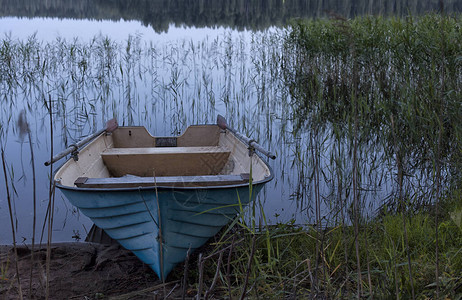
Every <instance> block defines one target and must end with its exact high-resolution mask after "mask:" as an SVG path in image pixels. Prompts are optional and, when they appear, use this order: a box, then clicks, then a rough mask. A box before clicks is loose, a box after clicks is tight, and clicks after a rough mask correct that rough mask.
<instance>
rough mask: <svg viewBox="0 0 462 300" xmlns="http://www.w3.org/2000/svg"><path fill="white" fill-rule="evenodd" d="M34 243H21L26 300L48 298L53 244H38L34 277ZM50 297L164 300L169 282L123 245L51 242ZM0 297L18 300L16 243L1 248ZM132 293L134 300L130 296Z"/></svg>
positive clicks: (22, 286) (18, 248)
mask: <svg viewBox="0 0 462 300" xmlns="http://www.w3.org/2000/svg"><path fill="white" fill-rule="evenodd" d="M30 246H31V245H19V246H17V250H18V269H19V274H20V276H19V279H20V286H21V290H22V294H23V296H24V299H30V297H29V295H30V292H29V286H30V285H31V287H32V298H33V299H43V298H45V297H46V278H47V271H46V270H47V265H46V256H47V246H46V245H41V246H40V247H38V245H36V246H35V247H36V248H35V247H34V248H35V249H34V255H33V259H34V263H33V270H32V283H30V278H31V265H32V264H31V259H32V255H31V250H30V248H31V247H30ZM49 270H50V271H49V295H50V297H49V298H50V299H107V298H108V297H109V298H111V297H114V296H117V297H118V298H121V299H128V298H129V299H145V298H146V297H151V298H152V297H161V296H162V294H163V293H164V290H165V286H166V285H169V284H173V283H175V282H176V281H171V282H169V281H166V283H165V284H163V283H162V281H161V280H160V279H159V278H157V276H156V275H155V273H154V272H153V271H152V270H151V269H150V268H149V267H148V266H147V265H145V264H143V263H142V262H141V261H139V260H138V258H137V257H136V256H135V255H134V254H132V253H131V252H130V251H128V250H125V249H124V248H123V247H122V246H120V245H118V244H115V245H114V244H113V245H103V244H96V243H88V242H68V243H53V244H51V257H50V265H49ZM0 271H1V272H0V298H2V299H18V297H19V288H18V281H17V278H16V263H15V254H14V250H13V245H0ZM124 295H126V296H127V297H128V298H124Z"/></svg>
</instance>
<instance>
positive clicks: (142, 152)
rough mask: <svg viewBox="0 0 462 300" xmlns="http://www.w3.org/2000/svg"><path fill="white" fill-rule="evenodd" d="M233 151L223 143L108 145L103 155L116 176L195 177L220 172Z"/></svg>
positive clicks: (105, 162)
mask: <svg viewBox="0 0 462 300" xmlns="http://www.w3.org/2000/svg"><path fill="white" fill-rule="evenodd" d="M230 153H231V151H229V150H228V149H226V148H224V147H220V146H204V147H146V148H108V149H106V150H104V151H103V152H102V153H101V157H102V158H103V161H104V164H105V165H106V167H107V169H108V171H109V173H110V174H111V175H112V176H114V177H121V176H124V175H126V174H132V175H136V176H142V177H151V176H195V175H216V174H219V173H220V171H221V170H222V169H223V167H224V166H225V164H226V163H227V161H228V158H229V156H230Z"/></svg>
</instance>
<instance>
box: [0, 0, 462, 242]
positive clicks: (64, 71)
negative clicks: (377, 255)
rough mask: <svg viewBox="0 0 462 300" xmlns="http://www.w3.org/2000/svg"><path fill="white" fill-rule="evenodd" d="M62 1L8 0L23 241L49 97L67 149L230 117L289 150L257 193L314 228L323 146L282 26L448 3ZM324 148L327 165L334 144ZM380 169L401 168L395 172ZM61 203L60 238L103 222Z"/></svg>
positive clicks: (10, 139)
mask: <svg viewBox="0 0 462 300" xmlns="http://www.w3.org/2000/svg"><path fill="white" fill-rule="evenodd" d="M61 2H63V1H1V0H0V7H1V9H0V34H1V37H0V39H1V42H2V48H1V49H2V53H1V57H0V59H1V60H0V78H1V82H0V91H1V104H0V109H1V117H0V118H1V138H0V142H1V145H2V146H3V148H4V150H5V158H6V163H7V168H8V176H7V179H8V181H9V183H10V186H9V187H10V193H11V195H12V200H13V204H14V205H13V212H14V217H15V228H16V231H17V241H18V242H19V243H23V242H24V243H29V242H30V241H31V235H32V233H31V232H32V223H33V218H32V217H33V210H32V207H33V191H32V182H33V178H32V170H31V155H30V150H29V142H28V137H27V135H24V134H21V132H20V129H19V127H18V126H17V120H18V118H19V115H20V114H21V112H22V111H24V112H25V115H26V117H27V120H28V123H29V127H30V129H31V131H30V132H31V140H32V145H33V150H34V156H35V167H36V182H37V193H36V194H37V205H38V207H37V228H38V230H37V231H38V233H37V239H39V238H40V233H41V230H42V227H43V223H44V220H45V216H46V210H47V205H48V185H49V181H48V179H49V177H50V169H49V168H47V167H45V166H44V165H43V162H44V161H46V160H48V159H49V155H50V151H51V149H50V140H51V138H50V132H51V128H50V126H49V114H48V110H47V107H46V104H45V102H46V101H48V97H51V99H52V101H53V119H54V121H53V139H54V145H53V148H54V149H53V151H54V152H55V153H57V152H59V151H61V150H63V149H64V148H66V147H67V146H68V145H69V144H72V143H74V142H76V141H78V140H79V139H80V138H81V137H82V136H85V135H87V134H89V133H92V132H94V131H96V130H97V129H100V128H102V127H103V124H104V123H105V121H106V120H108V119H110V118H112V117H116V118H117V119H118V121H119V124H121V125H142V126H146V127H147V128H148V130H149V131H150V132H151V134H153V135H159V136H168V135H177V134H179V133H181V132H182V131H183V130H184V129H185V128H186V127H187V126H189V125H193V124H204V123H208V124H210V123H214V122H215V120H216V116H217V115H218V114H222V115H224V116H225V117H227V119H228V121H229V122H230V124H231V125H232V126H233V127H235V128H236V129H238V130H239V131H241V132H244V133H245V134H247V135H249V136H251V137H252V138H254V139H255V140H257V141H259V142H260V143H261V144H262V145H264V146H265V147H267V148H269V149H270V150H272V151H273V152H275V153H277V155H278V158H277V159H276V160H275V161H270V162H269V163H270V165H271V167H272V168H273V170H274V172H275V179H274V180H273V181H272V182H270V183H269V184H267V186H266V187H265V189H264V190H263V191H262V192H261V194H260V196H259V198H258V202H259V203H261V204H262V206H261V207H262V213H264V215H265V216H266V218H267V219H268V221H269V222H270V223H272V224H275V223H277V222H288V221H291V220H293V222H294V223H297V224H309V223H312V222H313V219H314V212H313V205H314V204H313V203H312V202H313V201H312V195H313V193H314V190H313V185H312V178H313V168H312V164H311V154H312V147H311V146H312V144H311V143H310V132H309V130H305V131H298V132H296V133H295V131H294V128H293V126H294V125H293V123H292V121H291V118H292V117H291V116H292V115H293V113H294V112H293V111H292V105H291V101H292V99H291V98H290V96H289V91H288V90H287V88H286V87H285V86H284V82H283V78H282V75H281V73H280V59H281V53H282V51H281V49H282V47H283V39H284V34H285V29H284V28H283V25H285V24H286V23H287V21H288V20H289V19H290V18H294V17H305V18H308V17H313V18H318V17H325V16H326V15H328V14H329V13H332V12H334V13H336V14H339V15H343V16H347V17H351V16H355V15H362V14H370V13H372V14H383V15H394V14H406V13H412V14H414V15H416V14H419V13H423V12H426V11H431V10H433V11H436V10H438V9H439V2H438V1H426V2H425V3H422V2H421V1H378V2H374V1H352V3H349V2H345V1H326V2H322V3H320V2H319V1H290V0H285V1H282V0H274V1H271V0H267V1H265V0H261V1H252V4H249V3H248V1H245V0H242V1H234V2H233V4H232V5H231V4H230V3H229V2H228V1H216V0H215V1H197V2H195V1H193V2H191V1H175V5H173V4H172V3H173V2H171V1H137V5H133V4H132V5H131V6H128V4H127V3H126V2H125V1H71V3H61ZM190 2H191V3H190ZM461 8H462V1H452V2H450V3H446V4H445V10H446V11H449V12H459V10H460V9H461ZM327 138H328V137H326V139H327ZM321 150H322V151H323V153H324V155H323V159H324V160H325V165H326V171H325V172H326V173H328V171H329V170H328V169H327V165H328V161H329V159H330V154H331V151H332V150H329V149H321ZM321 164H322V163H321ZM57 165H60V163H58V164H57ZM376 176H382V177H385V178H387V177H388V178H390V177H391V175H390V173H389V171H388V170H387V169H386V168H385V167H384V168H383V169H381V170H377V175H376ZM0 179H1V185H0V226H1V227H2V228H3V229H4V230H1V231H0V244H8V243H11V242H12V235H11V229H10V220H9V212H8V205H7V200H6V190H5V184H4V182H5V179H4V176H3V173H2V175H1V176H0ZM385 181H386V180H385ZM334 189H335V187H334V186H333V185H332V184H331V183H330V182H329V178H328V176H327V177H326V179H325V180H323V184H322V186H321V187H320V191H319V193H320V194H321V195H322V198H323V203H324V204H323V207H324V211H325V212H326V213H325V219H326V220H327V221H329V220H333V219H334V218H336V217H335V216H333V215H332V214H330V213H329V211H331V210H330V209H329V199H330V197H334V194H333V191H334ZM390 192H391V190H390V188H389V187H388V186H387V185H386V184H384V185H381V186H377V187H375V190H374V191H373V192H371V195H370V198H374V199H379V200H377V201H374V202H372V201H370V202H369V204H368V205H369V206H370V210H369V211H370V212H371V214H372V213H373V211H374V209H375V208H377V207H379V206H380V205H381V204H382V203H383V202H382V201H383V199H385V198H386V197H387V195H388V194H389V193H390ZM54 209H55V213H54V225H53V229H54V233H53V241H55V242H59V241H70V240H73V239H74V238H75V237H76V236H80V237H81V238H84V237H85V232H86V231H87V230H89V228H90V227H91V222H90V221H89V220H88V219H87V218H86V217H84V216H82V215H80V214H79V212H78V211H77V210H75V208H73V207H72V206H71V205H70V204H69V203H68V202H67V200H66V199H64V198H63V196H62V195H61V194H60V193H59V191H58V192H56V204H55V208H54ZM262 213H261V214H262Z"/></svg>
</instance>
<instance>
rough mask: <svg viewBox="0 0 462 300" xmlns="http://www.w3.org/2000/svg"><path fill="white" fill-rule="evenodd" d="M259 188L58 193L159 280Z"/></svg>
mask: <svg viewBox="0 0 462 300" xmlns="http://www.w3.org/2000/svg"><path fill="white" fill-rule="evenodd" d="M263 185H264V183H257V184H254V185H253V186H252V197H249V196H250V195H249V186H248V185H240V186H226V187H208V188H173V187H170V188H169V187H159V188H158V189H157V190H156V189H154V188H130V189H90V188H86V189H82V188H78V189H77V188H71V187H67V186H61V185H59V184H58V187H59V188H60V189H61V190H62V192H63V193H64V195H65V196H66V198H67V199H68V200H69V201H70V202H71V203H72V204H73V205H74V206H76V207H77V208H79V209H80V211H81V212H82V213H83V214H84V215H86V216H87V217H89V218H90V219H91V220H92V221H93V222H94V223H95V225H96V226H98V227H100V228H101V229H103V230H104V231H105V232H106V233H107V234H108V235H109V236H110V237H111V238H113V239H114V240H117V241H118V242H119V243H120V244H121V245H122V246H123V247H124V248H126V249H128V250H130V251H132V252H133V253H134V254H135V255H136V256H137V257H138V258H139V259H140V260H141V261H143V262H144V263H146V264H148V265H149V266H150V267H151V268H152V269H153V270H154V272H155V273H156V274H157V275H158V276H159V278H165V277H166V276H167V275H168V274H169V273H170V271H171V270H172V269H173V268H174V267H175V266H176V265H177V264H178V263H181V262H183V261H184V260H185V258H186V255H187V253H188V251H189V252H190V253H192V252H193V251H194V250H195V249H197V248H199V247H200V246H202V245H203V244H205V243H206V242H207V240H208V239H209V238H210V237H212V236H214V235H215V234H217V233H218V231H220V229H221V228H222V227H223V226H225V225H226V224H228V222H229V221H230V220H232V219H234V218H235V217H236V215H237V214H238V213H239V212H240V210H241V208H242V207H243V206H245V205H247V204H248V203H249V202H250V201H252V200H253V199H254V198H255V196H256V195H257V194H258V192H259V191H260V190H261V188H262V187H263Z"/></svg>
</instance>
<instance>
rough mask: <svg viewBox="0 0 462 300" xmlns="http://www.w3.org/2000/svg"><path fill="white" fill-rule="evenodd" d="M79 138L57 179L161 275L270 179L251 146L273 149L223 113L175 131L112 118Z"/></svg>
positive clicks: (93, 217) (77, 203)
mask: <svg viewBox="0 0 462 300" xmlns="http://www.w3.org/2000/svg"><path fill="white" fill-rule="evenodd" d="M84 142H85V143H86V145H85V146H84V147H83V148H82V149H79V152H77V150H78V147H79V145H76V146H74V147H73V148H69V149H68V150H67V151H66V152H67V153H64V154H69V152H73V153H74V154H73V155H72V157H73V158H72V157H71V158H70V159H69V160H68V161H66V162H65V163H64V165H63V166H62V167H60V168H59V169H58V170H57V171H56V173H55V175H54V180H55V182H56V186H57V187H58V188H59V189H61V191H62V193H63V194H64V195H65V197H66V198H67V199H68V200H69V201H70V202H71V203H72V204H73V205H74V206H76V207H77V208H78V209H79V210H80V211H81V212H82V213H83V214H84V215H86V216H87V217H89V218H90V219H91V220H92V221H93V222H94V223H95V225H96V226H98V227H99V228H101V229H103V230H104V231H105V232H106V233H107V234H108V235H109V236H110V237H111V238H112V239H114V240H116V241H118V242H119V244H121V245H122V246H123V247H125V248H126V249H128V250H131V251H132V252H133V253H134V254H135V255H136V256H137V257H138V258H139V259H140V260H141V261H143V262H144V263H146V264H148V265H149V266H150V267H151V268H152V269H153V270H154V271H155V272H156V273H157V275H158V276H159V278H162V279H164V278H165V277H166V276H167V275H168V274H169V272H170V271H171V270H172V269H173V267H174V266H175V265H176V264H178V263H180V262H183V261H184V260H185V258H186V255H187V253H188V251H189V253H192V251H194V250H195V249H197V248H198V247H200V246H202V245H203V244H204V243H206V242H207V240H208V239H209V238H210V237H212V236H214V235H215V234H216V233H217V232H218V231H219V230H220V229H221V228H222V227H223V226H224V225H226V224H227V223H228V222H229V221H230V220H232V219H233V218H235V217H236V215H237V213H238V212H239V211H240V208H241V207H242V206H243V205H246V204H248V203H249V202H250V201H252V200H253V199H254V198H255V196H256V195H257V194H258V192H259V191H260V190H261V188H262V187H263V185H264V184H265V183H267V182H268V181H270V180H271V179H272V178H273V174H272V170H271V168H270V167H269V166H268V165H267V163H266V162H265V161H264V160H263V159H262V158H261V157H260V156H258V155H255V154H254V153H253V152H254V151H253V150H254V149H258V150H262V152H263V153H264V154H266V155H268V156H271V157H273V158H274V156H273V155H272V154H271V153H269V152H267V151H265V150H263V149H261V147H260V146H259V145H258V144H256V143H255V142H254V141H251V140H249V139H248V138H246V137H244V136H242V135H241V134H239V133H237V132H235V131H234V130H233V129H232V128H229V127H227V125H226V121H225V120H224V118H223V117H221V116H219V118H218V122H217V125H197V126H190V127H188V128H187V129H186V131H185V132H184V133H183V134H182V135H180V136H178V137H153V136H151V135H150V134H149V133H148V132H147V130H146V129H145V128H144V127H118V126H117V124H116V123H115V122H114V121H112V123H109V125H108V127H107V128H106V129H105V130H102V131H101V132H98V133H97V134H95V135H94V136H93V137H89V138H87V139H86V140H85V141H84ZM249 145H250V146H249ZM249 149H250V150H249ZM58 156H59V155H58ZM61 156H64V155H63V153H62V154H61ZM57 159H59V157H55V158H54V159H53V161H55V160H57ZM47 163H48V164H49V163H51V162H47ZM47 163H46V164H47ZM250 174H251V176H252V178H250ZM250 186H251V189H250ZM250 194H251V195H250Z"/></svg>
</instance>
